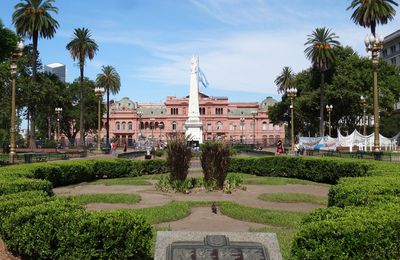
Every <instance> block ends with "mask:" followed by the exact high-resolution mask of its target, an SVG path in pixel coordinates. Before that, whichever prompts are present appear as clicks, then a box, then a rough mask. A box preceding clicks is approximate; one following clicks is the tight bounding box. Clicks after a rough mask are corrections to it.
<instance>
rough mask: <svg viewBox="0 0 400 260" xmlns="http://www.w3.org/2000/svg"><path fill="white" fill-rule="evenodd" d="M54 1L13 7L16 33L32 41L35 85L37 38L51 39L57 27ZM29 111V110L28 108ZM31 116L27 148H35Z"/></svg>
mask: <svg viewBox="0 0 400 260" xmlns="http://www.w3.org/2000/svg"><path fill="white" fill-rule="evenodd" d="M53 3H54V0H22V2H20V3H18V4H16V5H15V11H14V13H13V15H12V20H13V23H14V25H15V28H16V30H17V33H18V34H19V35H20V36H22V37H25V38H29V39H32V44H33V50H32V81H33V82H34V83H36V74H37V60H38V40H39V37H41V38H47V39H51V38H53V36H54V34H55V33H56V30H57V28H58V26H59V24H58V22H57V21H56V20H55V19H54V18H53V17H52V16H51V15H50V12H54V13H57V12H58V8H57V7H55V6H53ZM28 109H31V108H28ZM30 114H31V128H30V130H31V133H30V141H29V146H30V147H32V148H33V147H35V115H36V114H35V113H34V112H30Z"/></svg>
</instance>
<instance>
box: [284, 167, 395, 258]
mask: <svg viewBox="0 0 400 260" xmlns="http://www.w3.org/2000/svg"><path fill="white" fill-rule="evenodd" d="M360 163H364V164H365V162H363V161H360ZM368 165H369V174H370V175H371V176H368V177H361V178H342V179H340V180H339V182H338V184H337V185H335V186H332V187H331V188H330V191H329V202H328V205H329V206H330V207H329V208H327V209H320V210H317V211H316V212H314V213H312V214H311V215H310V216H309V217H307V218H306V219H305V220H304V224H303V226H302V227H301V230H300V231H299V232H298V234H297V236H296V238H295V241H294V244H293V247H292V257H293V258H294V259H321V258H324V259H349V258H351V259H353V258H354V259H398V257H399V256H400V218H399V216H400V164H396V163H383V162H376V161H372V162H368ZM335 170H336V169H335ZM338 207H339V208H338Z"/></svg>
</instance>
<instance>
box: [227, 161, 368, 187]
mask: <svg viewBox="0 0 400 260" xmlns="http://www.w3.org/2000/svg"><path fill="white" fill-rule="evenodd" d="M369 167H370V165H369V164H366V163H364V162H359V161H354V160H349V159H340V158H324V159H321V158H304V157H288V156H265V157H258V158H233V159H232V160H231V163H230V165H229V171H231V172H243V173H250V174H255V175H260V176H277V177H289V178H298V179H304V180H311V181H316V182H323V183H329V184H336V183H337V181H338V180H339V178H341V177H359V176H368V175H370V174H371V173H370V172H368V169H369ZM333 169H334V170H333Z"/></svg>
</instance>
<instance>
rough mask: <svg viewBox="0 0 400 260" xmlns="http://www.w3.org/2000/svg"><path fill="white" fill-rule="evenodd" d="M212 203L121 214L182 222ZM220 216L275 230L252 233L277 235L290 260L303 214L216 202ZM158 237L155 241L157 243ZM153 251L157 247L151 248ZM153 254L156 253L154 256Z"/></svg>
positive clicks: (151, 220)
mask: <svg viewBox="0 0 400 260" xmlns="http://www.w3.org/2000/svg"><path fill="white" fill-rule="evenodd" d="M210 203H211V202H192V201H172V202H170V203H168V204H166V205H163V206H159V207H153V208H140V209H123V210H122V211H129V212H135V213H138V214H141V215H143V216H144V217H145V218H146V219H147V221H148V222H149V223H151V224H158V223H162V222H169V221H174V220H179V219H182V218H184V217H186V216H188V215H189V214H190V209H191V207H193V206H210ZM216 203H217V205H218V206H219V207H220V210H221V213H222V214H224V215H226V216H228V217H231V218H234V219H238V220H243V221H249V222H257V223H261V224H266V225H270V226H273V227H271V228H267V229H262V230H259V229H255V230H250V231H257V232H273V233H277V236H278V240H279V245H280V249H281V252H282V255H283V257H284V258H285V259H288V258H289V256H290V247H291V243H292V241H293V236H294V234H295V232H296V231H297V229H298V227H299V224H300V222H301V220H302V218H303V217H305V216H306V215H307V213H304V212H290V211H279V210H268V209H259V208H252V207H246V206H242V205H239V204H237V203H234V202H228V201H219V202H216ZM155 241H156V237H154V238H153V243H155ZM152 248H154V245H153V246H152ZM153 253H154V252H153Z"/></svg>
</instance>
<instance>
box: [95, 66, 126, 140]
mask: <svg viewBox="0 0 400 260" xmlns="http://www.w3.org/2000/svg"><path fill="white" fill-rule="evenodd" d="M96 85H97V86H98V87H101V88H104V89H105V90H106V92H107V125H106V128H107V137H106V142H107V145H108V144H109V138H110V91H111V93H112V94H113V95H115V94H117V93H118V92H119V90H120V87H121V79H120V77H119V74H118V72H117V70H116V69H115V68H114V67H112V66H103V67H102V73H99V74H97V77H96Z"/></svg>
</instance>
